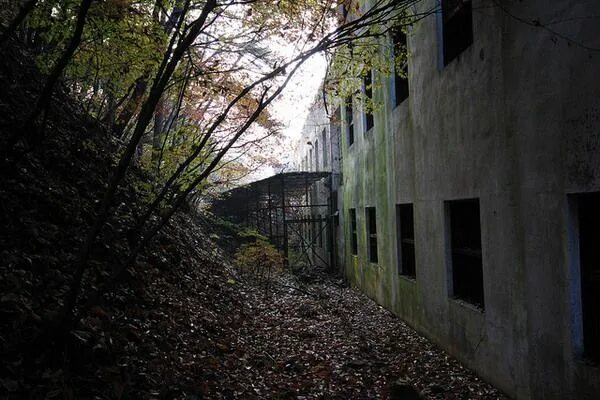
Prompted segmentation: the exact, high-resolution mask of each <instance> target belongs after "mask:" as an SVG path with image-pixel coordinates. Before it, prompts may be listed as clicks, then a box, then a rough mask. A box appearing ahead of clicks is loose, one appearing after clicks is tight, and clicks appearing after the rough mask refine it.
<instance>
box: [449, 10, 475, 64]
mask: <svg viewBox="0 0 600 400" xmlns="http://www.w3.org/2000/svg"><path fill="white" fill-rule="evenodd" d="M442 24H443V47H444V49H443V50H444V51H443V53H444V65H448V64H450V62H451V61H452V60H454V59H455V58H456V57H458V55H459V54H460V53H462V52H463V51H464V50H465V49H467V48H468V47H469V46H470V45H471V44H472V43H473V11H472V5H471V0H442Z"/></svg>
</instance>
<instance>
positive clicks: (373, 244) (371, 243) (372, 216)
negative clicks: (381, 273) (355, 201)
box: [365, 207, 378, 263]
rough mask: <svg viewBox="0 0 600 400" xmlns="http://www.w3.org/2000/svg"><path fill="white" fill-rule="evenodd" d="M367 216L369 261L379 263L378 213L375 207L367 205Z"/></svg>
mask: <svg viewBox="0 0 600 400" xmlns="http://www.w3.org/2000/svg"><path fill="white" fill-rule="evenodd" d="M365 216H366V220H367V246H368V256H369V261H370V262H372V263H377V261H378V256H377V213H376V212H375V207H366V208H365Z"/></svg>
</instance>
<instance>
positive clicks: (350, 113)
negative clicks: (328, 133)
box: [346, 97, 354, 146]
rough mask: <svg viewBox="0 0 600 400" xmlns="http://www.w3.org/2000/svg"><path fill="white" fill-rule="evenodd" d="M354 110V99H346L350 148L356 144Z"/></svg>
mask: <svg viewBox="0 0 600 400" xmlns="http://www.w3.org/2000/svg"><path fill="white" fill-rule="evenodd" d="M353 114H354V110H353V109H352V97H348V98H347V99H346V126H347V129H348V131H347V133H348V146H352V144H353V143H354V115H353Z"/></svg>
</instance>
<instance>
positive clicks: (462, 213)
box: [447, 199, 485, 309]
mask: <svg viewBox="0 0 600 400" xmlns="http://www.w3.org/2000/svg"><path fill="white" fill-rule="evenodd" d="M447 212H448V218H449V221H448V222H449V224H450V253H451V268H450V269H451V271H452V295H453V296H454V297H456V298H458V299H461V300H464V301H467V302H469V303H472V304H474V305H476V306H477V307H481V308H482V309H483V308H484V306H485V304H484V296H483V261H482V256H481V223H480V217H479V199H468V200H454V201H448V202H447Z"/></svg>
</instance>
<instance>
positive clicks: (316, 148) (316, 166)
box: [315, 139, 321, 171]
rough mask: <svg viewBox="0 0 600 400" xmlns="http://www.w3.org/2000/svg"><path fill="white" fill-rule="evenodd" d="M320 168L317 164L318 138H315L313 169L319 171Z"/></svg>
mask: <svg viewBox="0 0 600 400" xmlns="http://www.w3.org/2000/svg"><path fill="white" fill-rule="evenodd" d="M320 169H321V167H320V165H319V140H318V139H317V140H315V171H319V170H320Z"/></svg>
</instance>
